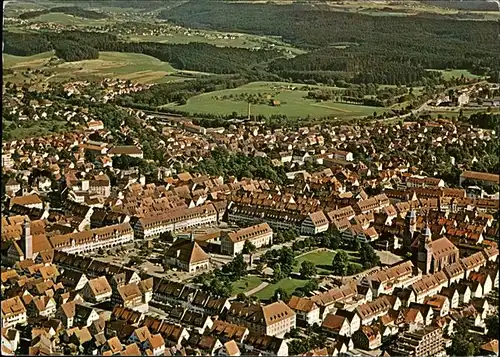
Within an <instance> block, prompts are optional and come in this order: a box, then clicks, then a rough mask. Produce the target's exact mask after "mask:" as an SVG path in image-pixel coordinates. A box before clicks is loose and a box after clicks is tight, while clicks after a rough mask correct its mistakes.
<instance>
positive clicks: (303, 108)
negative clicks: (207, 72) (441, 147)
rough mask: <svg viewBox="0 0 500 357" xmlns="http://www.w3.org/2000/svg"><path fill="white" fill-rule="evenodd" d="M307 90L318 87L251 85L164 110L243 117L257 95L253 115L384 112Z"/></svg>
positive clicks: (339, 116) (197, 98) (292, 116)
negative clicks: (309, 95)
mask: <svg viewBox="0 0 500 357" xmlns="http://www.w3.org/2000/svg"><path fill="white" fill-rule="evenodd" d="M307 88H310V89H314V88H318V86H307V85H303V84H293V83H281V82H252V83H249V84H246V85H244V86H241V87H238V88H235V89H226V90H221V91H215V92H210V93H203V94H200V95H198V96H195V97H192V98H190V99H189V100H188V101H187V103H186V104H184V105H176V104H175V103H171V104H168V105H166V106H164V107H165V108H173V109H176V110H182V111H185V112H189V113H213V114H220V115H231V114H232V113H233V112H236V113H237V114H238V115H246V114H247V113H248V102H247V101H246V100H245V98H244V96H245V95H256V96H260V97H261V99H262V101H263V102H265V103H259V104H252V105H251V109H250V112H251V114H252V115H264V116H271V115H274V114H278V115H279V114H281V115H286V116H288V117H290V118H297V117H303V118H305V117H307V116H313V117H327V116H332V117H338V118H347V117H363V116H367V115H371V114H373V112H374V111H376V112H377V113H378V112H383V111H384V110H385V108H377V107H368V106H362V105H353V104H346V103H338V102H334V101H325V102H316V101H314V100H311V99H306V98H304V97H305V96H306V95H307V91H308V89H307ZM330 88H331V89H335V90H338V91H339V92H341V91H342V89H341V88H333V87H330ZM230 96H232V98H231V97H230ZM272 100H277V101H279V102H280V103H279V105H276V106H273V105H271V101H272ZM268 103H269V104H268Z"/></svg>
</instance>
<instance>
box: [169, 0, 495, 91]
mask: <svg viewBox="0 0 500 357" xmlns="http://www.w3.org/2000/svg"><path fill="white" fill-rule="evenodd" d="M159 16H160V17H161V18H163V19H168V20H170V21H173V22H175V23H177V24H180V25H183V26H187V27H195V28H210V29H217V30H223V31H242V32H248V33H255V34H260V35H277V36H281V37H282V38H283V39H284V40H286V41H288V42H290V43H292V44H294V45H295V46H299V47H303V48H306V49H309V50H310V52H309V53H307V54H304V55H301V56H297V57H295V58H293V59H289V60H285V59H282V60H278V61H275V62H274V63H272V65H271V66H270V69H271V70H272V71H274V72H276V73H278V74H281V75H282V76H285V73H286V74H288V75H289V74H290V73H292V74H293V75H294V77H295V79H297V78H298V76H299V74H300V73H301V72H303V73H304V75H305V76H308V77H309V78H310V76H311V73H312V72H315V71H323V72H324V71H331V73H332V74H333V75H334V76H335V77H334V78H333V79H335V78H336V77H337V73H338V72H347V73H351V74H352V75H353V80H355V81H356V82H359V83H362V82H363V83H371V82H377V83H391V84H396V83H398V82H399V83H413V82H416V81H421V80H422V79H423V78H426V77H429V76H431V77H432V76H433V74H429V73H428V72H426V71H425V70H424V69H428V68H434V69H446V68H462V69H469V70H471V71H473V72H475V73H486V72H488V71H490V70H493V69H497V70H498V69H499V68H500V61H498V58H500V46H499V43H498V32H499V27H498V26H499V24H498V23H495V22H487V21H456V20H452V19H447V18H446V17H438V16H425V15H416V16H406V17H399V16H383V17H382V16H369V15H360V14H353V13H342V12H336V11H319V10H317V9H315V8H314V7H311V6H309V5H301V4H293V5H271V4H248V3H245V4H243V3H224V2H218V1H208V0H196V1H190V2H187V3H185V4H183V5H181V6H178V7H176V8H173V9H170V10H168V11H164V12H162V13H160V15H159ZM276 19H279V21H276ZM311 24H314V26H311ZM285 71H286V72H285Z"/></svg>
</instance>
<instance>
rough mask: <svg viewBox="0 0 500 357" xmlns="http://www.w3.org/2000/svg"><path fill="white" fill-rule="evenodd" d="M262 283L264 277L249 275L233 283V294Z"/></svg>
mask: <svg viewBox="0 0 500 357" xmlns="http://www.w3.org/2000/svg"><path fill="white" fill-rule="evenodd" d="M261 283H262V278H260V277H258V276H255V275H248V276H246V277H244V278H241V279H240V280H237V281H235V282H234V283H233V284H232V285H233V295H238V294H239V293H244V292H247V291H249V290H252V289H253V288H255V287H257V286H259V285H260V284H261Z"/></svg>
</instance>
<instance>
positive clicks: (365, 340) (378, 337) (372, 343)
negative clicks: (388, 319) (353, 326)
mask: <svg viewBox="0 0 500 357" xmlns="http://www.w3.org/2000/svg"><path fill="white" fill-rule="evenodd" d="M352 340H353V342H354V346H355V347H356V348H361V349H362V350H374V349H376V348H378V347H380V346H381V345H382V334H381V333H380V329H379V327H378V326H361V328H360V329H359V330H358V331H356V332H355V333H354V335H352Z"/></svg>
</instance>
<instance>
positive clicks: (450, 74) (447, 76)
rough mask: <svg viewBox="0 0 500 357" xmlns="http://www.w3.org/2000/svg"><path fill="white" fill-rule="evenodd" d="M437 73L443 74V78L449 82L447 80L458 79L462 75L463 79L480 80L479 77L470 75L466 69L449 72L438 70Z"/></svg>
mask: <svg viewBox="0 0 500 357" xmlns="http://www.w3.org/2000/svg"><path fill="white" fill-rule="evenodd" d="M439 72H441V73H442V74H443V77H444V79H446V80H449V79H451V78H453V77H455V78H460V77H461V76H462V75H463V76H464V77H465V78H471V79H477V78H481V76H478V75H475V74H472V73H470V72H469V71H468V70H466V69H452V70H449V71H444V70H440V71H439Z"/></svg>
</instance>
